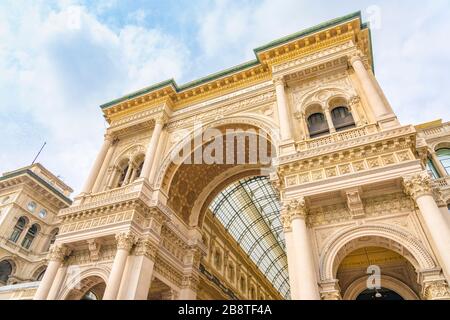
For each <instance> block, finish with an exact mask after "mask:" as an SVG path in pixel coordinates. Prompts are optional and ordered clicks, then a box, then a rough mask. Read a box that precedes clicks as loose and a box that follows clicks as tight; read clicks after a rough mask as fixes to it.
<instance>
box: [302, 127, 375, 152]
mask: <svg viewBox="0 0 450 320" xmlns="http://www.w3.org/2000/svg"><path fill="white" fill-rule="evenodd" d="M375 132H377V128H376V126H375V125H367V126H364V127H358V128H354V129H350V130H345V131H342V132H336V133H332V134H329V135H326V136H323V137H318V138H314V139H309V140H306V141H302V142H300V143H299V144H298V149H299V150H301V151H303V150H308V149H314V148H318V147H322V146H325V145H328V144H333V143H336V142H340V141H347V140H351V139H355V138H360V137H363V136H366V135H368V134H372V133H375Z"/></svg>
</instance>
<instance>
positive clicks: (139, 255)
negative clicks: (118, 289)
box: [122, 239, 158, 300]
mask: <svg viewBox="0 0 450 320" xmlns="http://www.w3.org/2000/svg"><path fill="white" fill-rule="evenodd" d="M157 250H158V244H157V243H156V242H155V240H153V239H141V240H139V241H138V242H137V244H136V249H135V251H134V259H133V265H132V266H131V270H129V272H128V276H127V277H124V278H123V279H122V285H125V286H126V290H125V293H124V297H123V298H124V299H125V300H147V297H148V292H149V290H150V285H151V282H152V276H153V266H154V264H155V257H156V253H157Z"/></svg>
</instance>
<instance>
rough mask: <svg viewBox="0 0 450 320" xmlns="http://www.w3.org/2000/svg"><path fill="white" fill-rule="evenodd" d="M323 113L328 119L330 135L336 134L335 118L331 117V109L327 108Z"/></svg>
mask: <svg viewBox="0 0 450 320" xmlns="http://www.w3.org/2000/svg"><path fill="white" fill-rule="evenodd" d="M323 112H324V113H325V118H326V119H327V123H328V129H329V130H330V133H335V132H336V128H335V127H334V123H333V118H332V117H331V112H330V109H328V108H325V109H324V110H323Z"/></svg>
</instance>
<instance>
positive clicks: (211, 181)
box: [156, 120, 275, 227]
mask: <svg viewBox="0 0 450 320" xmlns="http://www.w3.org/2000/svg"><path fill="white" fill-rule="evenodd" d="M230 122H231V123H228V122H224V121H220V122H218V123H211V124H208V125H206V126H205V127H204V128H202V131H201V132H200V131H199V132H195V133H194V132H193V133H192V134H188V135H187V137H185V139H183V141H181V142H180V143H179V144H178V145H177V146H175V147H174V148H173V150H172V152H171V153H170V155H169V156H168V157H167V158H166V159H165V160H164V161H163V165H162V167H161V168H160V170H159V171H160V175H159V176H158V177H157V179H156V187H159V188H161V189H162V191H163V192H164V193H165V194H167V195H168V202H167V205H168V206H169V207H170V208H171V209H172V210H173V211H174V212H175V213H176V214H177V215H178V216H179V217H180V218H181V219H182V221H184V222H185V223H186V225H188V226H191V227H195V226H200V227H201V225H202V221H203V217H204V214H205V212H206V210H207V208H208V206H209V203H210V202H211V201H212V199H213V198H214V196H215V195H217V194H218V193H219V192H220V191H221V190H222V189H223V188H224V187H226V185H228V184H230V183H232V182H235V181H237V180H239V179H242V178H246V177H250V176H258V175H268V173H269V172H270V169H271V160H272V157H273V154H274V153H275V146H274V144H273V142H272V141H273V138H272V132H269V131H267V128H265V127H264V125H263V124H262V123H258V125H260V126H258V125H256V124H254V123H246V122H239V123H237V122H233V121H231V120H230ZM254 122H255V121H254ZM186 150H188V151H189V152H186ZM205 156H209V158H208V157H205ZM174 158H176V159H177V160H176V161H174Z"/></svg>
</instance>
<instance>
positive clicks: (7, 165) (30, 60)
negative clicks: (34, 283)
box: [0, 0, 450, 195]
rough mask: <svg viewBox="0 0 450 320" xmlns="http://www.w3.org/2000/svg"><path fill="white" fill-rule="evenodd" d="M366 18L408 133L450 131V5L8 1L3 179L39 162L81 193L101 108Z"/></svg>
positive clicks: (395, 0) (97, 142) (379, 70)
mask: <svg viewBox="0 0 450 320" xmlns="http://www.w3.org/2000/svg"><path fill="white" fill-rule="evenodd" d="M355 11H361V12H362V15H363V19H364V20H365V21H369V22H370V23H371V26H372V41H373V48H374V60H375V72H376V76H377V78H378V81H379V82H380V84H381V87H382V88H383V89H384V91H385V94H386V96H387V98H388V100H389V101H390V103H391V105H392V106H393V108H394V110H395V112H396V113H397V115H398V117H399V119H400V121H401V122H402V124H417V123H422V122H427V121H431V120H435V119H440V118H442V119H443V120H444V121H449V120H450V108H449V105H448V103H449V102H450V72H449V71H450V41H448V38H449V36H448V35H449V33H450V2H449V1H447V0H430V1H400V0H386V1H373V0H372V1H365V0H326V1H325V0H315V1H301V0H277V1H273V0H254V1H252V0H249V1H237V0H217V1H206V0H191V1H181V0H180V1H174V0H164V1H143V0H99V1H87V0H60V1H52V0H35V1H25V0H1V1H0V172H6V171H11V170H14V169H17V168H19V167H22V166H26V165H29V164H31V162H32V161H33V158H34V157H35V155H36V154H37V152H38V151H39V149H40V147H41V145H42V144H43V143H44V142H47V145H46V146H45V148H44V150H43V152H42V153H41V155H40V156H39V158H38V162H41V163H42V164H43V165H44V166H46V167H47V168H48V169H49V170H51V171H52V172H53V173H54V174H55V175H57V176H59V177H60V178H61V179H62V180H63V181H64V182H65V183H67V184H68V185H70V186H71V187H72V188H73V189H74V190H75V192H74V194H73V195H76V194H78V193H79V192H80V190H81V187H82V185H83V182H84V180H85V179H86V177H87V175H88V173H89V170H90V167H91V166H92V164H93V162H94V160H95V157H96V155H97V152H98V151H99V150H100V146H101V144H102V142H103V134H104V132H105V129H106V128H107V123H106V121H105V120H104V118H103V115H102V113H101V111H100V108H99V105H100V104H102V103H105V102H108V101H110V100H113V99H115V98H118V97H121V96H123V95H125V94H127V93H130V92H132V91H136V90H138V89H141V88H143V87H146V86H149V85H152V84H154V83H155V82H159V81H162V80H166V79H170V78H173V79H175V80H176V81H177V83H178V84H183V83H186V82H188V81H191V80H195V79H197V78H199V77H202V76H206V75H208V74H210V73H214V72H217V71H220V70H222V69H225V68H229V67H232V66H234V65H237V64H240V63H242V62H245V61H248V60H253V59H254V58H255V56H254V53H253V49H254V48H256V47H259V46H261V45H264V44H265V43H267V42H270V41H272V40H274V39H276V38H279V37H282V36H286V35H288V34H291V33H294V32H297V31H299V30H302V29H304V28H308V27H311V26H313V25H316V24H319V23H322V22H324V21H327V20H330V19H333V18H336V17H340V16H343V15H346V14H349V13H352V12H355Z"/></svg>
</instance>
